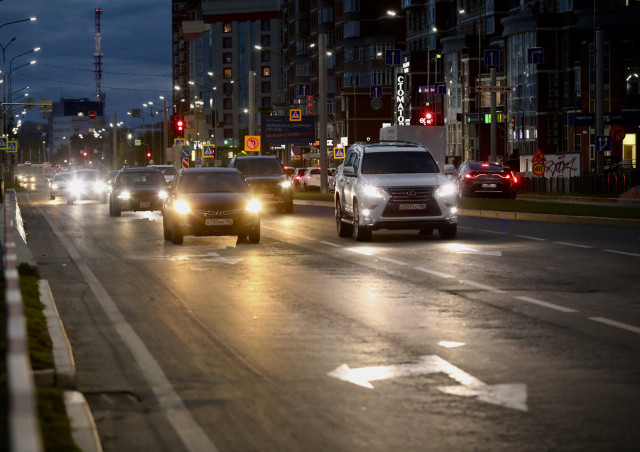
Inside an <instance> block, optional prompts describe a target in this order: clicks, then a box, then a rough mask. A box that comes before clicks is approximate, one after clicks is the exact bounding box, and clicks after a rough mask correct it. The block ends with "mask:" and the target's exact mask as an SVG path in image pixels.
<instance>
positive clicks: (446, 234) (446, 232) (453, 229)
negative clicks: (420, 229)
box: [438, 224, 458, 240]
mask: <svg viewBox="0 0 640 452" xmlns="http://www.w3.org/2000/svg"><path fill="white" fill-rule="evenodd" d="M457 233H458V225H457V224H448V225H446V226H440V227H439V228H438V234H440V238H441V239H444V240H453V239H455V238H456V234H457Z"/></svg>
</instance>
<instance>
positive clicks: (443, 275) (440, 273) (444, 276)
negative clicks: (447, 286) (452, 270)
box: [413, 267, 455, 278]
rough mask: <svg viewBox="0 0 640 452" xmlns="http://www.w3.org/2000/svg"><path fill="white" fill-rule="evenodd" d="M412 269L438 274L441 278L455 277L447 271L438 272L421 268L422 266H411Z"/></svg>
mask: <svg viewBox="0 0 640 452" xmlns="http://www.w3.org/2000/svg"><path fill="white" fill-rule="evenodd" d="M413 268H414V270H418V271H421V272H424V273H429V274H430V275H435V276H439V277H441V278H455V276H453V275H450V274H448V273H442V272H438V271H435V270H429V269H428V268H422V267H413Z"/></svg>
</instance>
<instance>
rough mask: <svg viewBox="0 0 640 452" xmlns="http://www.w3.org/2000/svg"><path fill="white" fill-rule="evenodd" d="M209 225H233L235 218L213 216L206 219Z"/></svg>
mask: <svg viewBox="0 0 640 452" xmlns="http://www.w3.org/2000/svg"><path fill="white" fill-rule="evenodd" d="M205 224H206V225H207V226H232V225H233V218H213V219H207V220H205Z"/></svg>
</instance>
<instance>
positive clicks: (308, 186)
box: [300, 166, 335, 191]
mask: <svg viewBox="0 0 640 452" xmlns="http://www.w3.org/2000/svg"><path fill="white" fill-rule="evenodd" d="M321 171H322V169H321V168H320V167H318V166H314V167H311V168H307V171H305V173H304V174H303V176H302V177H301V178H300V191H311V190H318V191H319V190H320V175H321ZM334 175H335V168H327V184H328V185H331V179H332V177H333V176H334Z"/></svg>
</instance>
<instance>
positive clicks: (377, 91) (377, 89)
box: [369, 85, 382, 99]
mask: <svg viewBox="0 0 640 452" xmlns="http://www.w3.org/2000/svg"><path fill="white" fill-rule="evenodd" d="M369 92H370V94H369V96H370V97H371V98H372V99H380V98H381V97H382V85H371V86H370V87H369Z"/></svg>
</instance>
